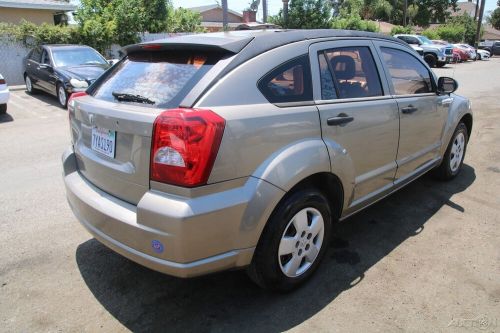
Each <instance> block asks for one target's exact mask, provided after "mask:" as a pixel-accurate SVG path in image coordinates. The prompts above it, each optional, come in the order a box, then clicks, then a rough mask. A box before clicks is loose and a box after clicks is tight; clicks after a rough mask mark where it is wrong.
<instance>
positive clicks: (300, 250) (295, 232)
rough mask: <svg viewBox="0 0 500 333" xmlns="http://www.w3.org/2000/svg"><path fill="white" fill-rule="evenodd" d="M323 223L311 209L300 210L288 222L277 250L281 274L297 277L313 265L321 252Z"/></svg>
mask: <svg viewBox="0 0 500 333" xmlns="http://www.w3.org/2000/svg"><path fill="white" fill-rule="evenodd" d="M324 229H325V223H324V220H323V216H322V215H321V213H320V212H319V211H318V210H317V209H315V208H312V207H308V208H304V209H302V210H300V211H299V212H298V213H297V214H295V216H294V217H293V218H292V219H291V220H290V221H289V222H288V224H287V226H286V228H285V231H284V232H283V235H282V237H281V240H280V244H279V248H278V262H279V266H280V268H281V271H282V272H283V274H285V275H286V276H288V277H297V276H299V275H302V274H303V273H305V272H306V271H307V270H308V269H309V268H310V267H311V266H312V264H313V263H314V261H315V260H316V258H317V257H318V254H319V252H320V250H321V246H322V244H323V239H324Z"/></svg>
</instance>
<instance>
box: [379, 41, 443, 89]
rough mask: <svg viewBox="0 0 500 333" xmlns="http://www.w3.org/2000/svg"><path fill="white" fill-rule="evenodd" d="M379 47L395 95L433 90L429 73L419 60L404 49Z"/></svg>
mask: <svg viewBox="0 0 500 333" xmlns="http://www.w3.org/2000/svg"><path fill="white" fill-rule="evenodd" d="M381 49H382V55H383V58H384V62H385V64H386V66H387V67H388V69H389V73H390V75H391V80H392V84H393V86H394V92H395V94H396V95H413V94H426V93H431V92H433V86H432V80H431V76H430V73H429V71H428V70H427V68H426V67H425V66H424V65H423V64H422V63H421V62H420V61H418V60H417V59H416V58H415V57H413V56H412V55H411V54H409V53H407V52H405V51H401V50H397V49H392V48H388V47H382V48H381Z"/></svg>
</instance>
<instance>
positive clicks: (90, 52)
mask: <svg viewBox="0 0 500 333" xmlns="http://www.w3.org/2000/svg"><path fill="white" fill-rule="evenodd" d="M52 57H53V59H54V64H55V65H56V67H64V66H78V65H95V64H98V65H107V62H106V60H105V59H104V58H103V57H102V56H101V55H100V54H99V53H97V51H96V50H94V49H91V48H76V49H67V50H64V49H60V50H53V51H52Z"/></svg>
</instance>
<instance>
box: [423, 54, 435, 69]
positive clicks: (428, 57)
mask: <svg viewBox="0 0 500 333" xmlns="http://www.w3.org/2000/svg"><path fill="white" fill-rule="evenodd" d="M424 60H425V62H426V63H427V64H428V65H429V67H431V68H434V67H436V63H437V58H436V56H435V55H433V54H430V53H428V54H426V55H425V56H424Z"/></svg>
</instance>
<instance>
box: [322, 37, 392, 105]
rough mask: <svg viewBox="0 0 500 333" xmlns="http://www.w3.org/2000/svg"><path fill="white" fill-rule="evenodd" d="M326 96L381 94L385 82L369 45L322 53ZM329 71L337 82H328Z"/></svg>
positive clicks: (347, 96)
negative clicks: (381, 79) (381, 80)
mask: <svg viewBox="0 0 500 333" xmlns="http://www.w3.org/2000/svg"><path fill="white" fill-rule="evenodd" d="M322 56H323V57H322ZM319 63H320V69H321V77H322V79H321V86H322V92H321V95H322V97H323V99H332V98H335V96H336V95H337V96H338V98H359V97H372V96H381V95H383V92H382V85H381V83H380V77H379V74H378V71H377V67H376V65H375V61H374V60H373V56H372V54H371V52H370V49H369V48H368V47H366V46H357V47H343V48H338V49H332V50H327V51H325V52H324V54H320V55H319ZM328 74H329V75H330V76H331V79H332V80H333V82H334V83H335V87H333V85H332V84H330V83H329V80H330V79H329V78H328Z"/></svg>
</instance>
